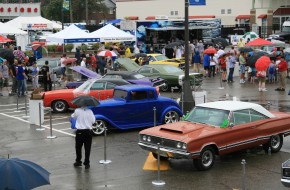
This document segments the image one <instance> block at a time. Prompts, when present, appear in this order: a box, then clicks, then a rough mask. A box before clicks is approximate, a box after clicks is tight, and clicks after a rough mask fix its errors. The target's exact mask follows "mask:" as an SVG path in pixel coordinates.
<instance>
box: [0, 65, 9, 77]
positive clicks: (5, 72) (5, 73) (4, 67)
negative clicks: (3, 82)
mask: <svg viewBox="0 0 290 190" xmlns="http://www.w3.org/2000/svg"><path fill="white" fill-rule="evenodd" d="M0 72H2V76H3V78H9V69H8V66H7V65H1V66H0Z"/></svg>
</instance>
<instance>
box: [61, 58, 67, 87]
mask: <svg viewBox="0 0 290 190" xmlns="http://www.w3.org/2000/svg"><path fill="white" fill-rule="evenodd" d="M66 58H67V57H66V54H63V55H62V57H61V58H60V67H61V74H62V78H61V79H62V80H64V81H65V64H64V60H66Z"/></svg>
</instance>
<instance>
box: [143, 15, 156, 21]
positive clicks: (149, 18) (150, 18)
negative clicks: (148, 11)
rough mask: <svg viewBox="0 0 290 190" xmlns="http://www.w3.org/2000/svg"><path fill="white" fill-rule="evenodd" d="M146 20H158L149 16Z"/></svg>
mask: <svg viewBox="0 0 290 190" xmlns="http://www.w3.org/2000/svg"><path fill="white" fill-rule="evenodd" d="M145 20H156V18H155V16H147V17H146V18H145Z"/></svg>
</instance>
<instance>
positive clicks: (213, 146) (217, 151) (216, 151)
mask: <svg viewBox="0 0 290 190" xmlns="http://www.w3.org/2000/svg"><path fill="white" fill-rule="evenodd" d="M206 147H211V148H212V149H213V150H214V153H215V154H216V155H219V149H218V147H217V146H216V145H215V144H209V145H206V146H205V147H203V149H204V148H206Z"/></svg>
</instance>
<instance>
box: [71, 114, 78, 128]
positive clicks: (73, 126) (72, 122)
mask: <svg viewBox="0 0 290 190" xmlns="http://www.w3.org/2000/svg"><path fill="white" fill-rule="evenodd" d="M69 121H70V123H71V128H72V129H77V128H76V122H77V120H76V119H74V118H72V117H70V118H69Z"/></svg>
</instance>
